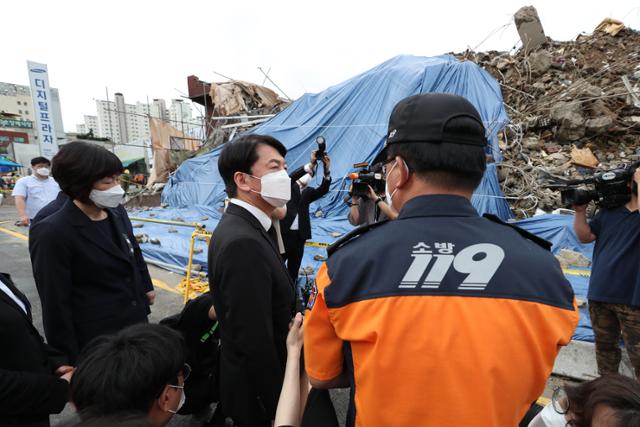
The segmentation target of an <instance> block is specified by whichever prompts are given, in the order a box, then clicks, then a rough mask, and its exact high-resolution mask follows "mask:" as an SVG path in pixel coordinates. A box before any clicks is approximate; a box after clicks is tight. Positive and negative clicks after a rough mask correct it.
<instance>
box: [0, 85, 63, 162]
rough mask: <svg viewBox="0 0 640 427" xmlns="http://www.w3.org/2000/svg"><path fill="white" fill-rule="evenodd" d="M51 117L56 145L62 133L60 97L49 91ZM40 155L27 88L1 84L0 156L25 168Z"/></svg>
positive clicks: (28, 89)
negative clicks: (12, 160)
mask: <svg viewBox="0 0 640 427" xmlns="http://www.w3.org/2000/svg"><path fill="white" fill-rule="evenodd" d="M50 91H51V100H50V101H51V102H50V104H49V105H50V109H51V110H50V113H49V114H50V116H53V121H54V126H55V129H56V138H57V140H58V143H61V142H64V140H65V133H64V125H63V122H62V110H61V107H60V93H59V92H58V89H55V88H51V89H50ZM39 155H40V144H39V141H38V129H37V122H36V113H35V109H34V108H33V100H32V98H31V89H30V87H29V86H24V85H18V84H13V83H4V82H0V156H8V157H10V158H11V159H14V160H15V161H16V162H18V163H21V164H26V165H28V164H29V162H30V161H31V158H33V157H36V156H39Z"/></svg>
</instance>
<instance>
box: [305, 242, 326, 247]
mask: <svg viewBox="0 0 640 427" xmlns="http://www.w3.org/2000/svg"><path fill="white" fill-rule="evenodd" d="M305 245H307V246H315V247H316V248H328V247H329V246H331V245H330V244H329V243H318V242H305Z"/></svg>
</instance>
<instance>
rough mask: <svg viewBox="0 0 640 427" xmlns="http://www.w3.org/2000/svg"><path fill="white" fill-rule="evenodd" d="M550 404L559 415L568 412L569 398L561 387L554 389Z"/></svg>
mask: <svg viewBox="0 0 640 427" xmlns="http://www.w3.org/2000/svg"><path fill="white" fill-rule="evenodd" d="M551 404H552V405H553V409H554V410H555V411H556V412H557V413H559V414H563V415H564V414H566V413H567V412H569V397H567V393H566V392H565V391H564V388H562V387H556V388H555V389H553V395H552V396H551Z"/></svg>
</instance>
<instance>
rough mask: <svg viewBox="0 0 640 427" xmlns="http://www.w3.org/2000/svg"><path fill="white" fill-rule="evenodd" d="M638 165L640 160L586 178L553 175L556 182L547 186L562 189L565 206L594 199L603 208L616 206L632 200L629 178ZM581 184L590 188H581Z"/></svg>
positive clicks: (584, 203)
mask: <svg viewBox="0 0 640 427" xmlns="http://www.w3.org/2000/svg"><path fill="white" fill-rule="evenodd" d="M638 165H640V161H637V162H634V163H632V164H631V165H629V166H623V167H621V168H618V169H612V170H608V171H602V172H598V173H596V174H594V175H593V176H590V177H588V178H584V179H575V180H565V179H563V178H559V177H555V176H552V177H550V179H551V180H552V181H555V182H553V183H551V184H550V185H546V187H547V188H551V189H554V190H558V191H560V200H561V201H562V204H563V206H565V207H570V206H573V205H586V204H587V203H589V202H590V201H592V200H593V201H595V203H596V205H598V206H600V207H602V208H605V209H611V208H616V207H618V206H622V205H624V204H625V203H627V202H628V201H629V200H631V189H630V188H629V180H630V179H631V177H632V176H633V173H634V172H635V170H636V168H637V167H638ZM580 186H588V187H589V188H587V189H584V188H579V187H580Z"/></svg>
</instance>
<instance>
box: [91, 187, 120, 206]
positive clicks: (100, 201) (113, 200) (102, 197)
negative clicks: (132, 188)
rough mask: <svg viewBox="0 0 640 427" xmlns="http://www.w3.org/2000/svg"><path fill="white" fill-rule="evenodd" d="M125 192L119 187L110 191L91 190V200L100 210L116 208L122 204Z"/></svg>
mask: <svg viewBox="0 0 640 427" xmlns="http://www.w3.org/2000/svg"><path fill="white" fill-rule="evenodd" d="M123 196H124V190H123V189H122V187H120V186H119V185H116V186H114V187H111V188H110V189H108V190H96V189H93V190H91V193H89V199H91V201H92V202H93V203H94V204H95V205H96V206H97V207H99V208H101V209H104V208H116V207H118V205H119V204H120V202H122V197H123Z"/></svg>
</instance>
